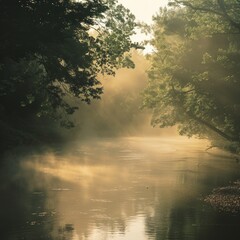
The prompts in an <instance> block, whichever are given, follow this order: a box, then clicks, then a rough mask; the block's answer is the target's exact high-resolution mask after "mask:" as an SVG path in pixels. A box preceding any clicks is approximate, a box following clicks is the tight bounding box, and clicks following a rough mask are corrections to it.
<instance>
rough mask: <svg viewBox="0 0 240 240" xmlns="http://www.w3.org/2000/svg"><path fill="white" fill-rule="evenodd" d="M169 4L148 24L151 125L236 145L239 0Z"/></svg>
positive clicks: (239, 89) (238, 126)
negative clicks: (150, 46) (172, 127)
mask: <svg viewBox="0 0 240 240" xmlns="http://www.w3.org/2000/svg"><path fill="white" fill-rule="evenodd" d="M170 5H171V6H172V8H168V9H162V10H161V11H160V13H159V14H158V15H157V16H156V17H155V18H154V22H155V23H154V25H153V26H152V31H153V35H154V37H153V39H152V41H151V43H152V45H153V46H154V49H155V51H154V53H153V54H151V56H150V59H151V62H152V68H151V70H150V71H149V83H148V87H147V88H146V90H145V99H144V106H145V107H148V108H151V109H153V120H152V124H153V125H158V126H160V127H166V126H173V125H178V127H179V131H180V134H184V135H187V136H193V135H195V136H200V137H205V138H211V139H217V138H218V139H225V141H227V142H235V143H237V144H236V146H239V144H238V143H239V142H240V124H239V123H240V111H239V110H240V95H239V93H240V80H239V75H240V68H239V67H240V65H239V63H240V61H239V60H240V41H239V40H240V28H239V23H240V14H239V9H240V2H239V1H236V0H231V1H222V0H219V1H215V0H212V1H202V0H197V1H191V0H189V1H188V0H186V1H177V0H176V1H174V2H172V3H171V4H170ZM219 137H220V138H219ZM237 148H238V147H237ZM235 150H236V151H239V149H235Z"/></svg>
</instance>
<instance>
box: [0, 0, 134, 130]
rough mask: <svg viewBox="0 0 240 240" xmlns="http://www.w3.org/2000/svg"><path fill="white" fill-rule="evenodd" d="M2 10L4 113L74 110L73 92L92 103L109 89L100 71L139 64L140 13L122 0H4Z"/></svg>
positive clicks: (55, 114)
mask: <svg viewBox="0 0 240 240" xmlns="http://www.w3.org/2000/svg"><path fill="white" fill-rule="evenodd" d="M0 11H1V14H0V28H1V34H0V102H1V104H0V114H1V115H2V116H5V117H6V116H7V117H8V118H9V119H10V118H13V119H14V118H15V116H18V117H23V118H25V117H26V116H31V117H33V118H34V117H44V116H48V117H52V118H61V117H62V115H63V114H62V113H67V114H72V113H73V112H74V111H75V110H76V109H77V107H75V106H70V105H69V103H68V102H67V101H66V97H67V96H74V97H77V98H79V99H81V100H82V101H84V102H87V103H90V101H91V99H97V98H100V94H102V92H103V89H102V86H101V83H100V81H99V80H98V75H99V74H110V75H113V74H114V72H115V70H116V69H118V68H120V67H134V64H133V62H132V61H131V60H130V54H129V53H128V52H129V51H130V49H131V48H132V47H135V48H137V47H138V45H137V44H135V43H132V41H131V40H130V36H131V35H132V34H133V33H134V28H135V27H136V23H135V18H134V16H133V15H132V14H131V13H130V11H129V10H128V9H125V8H124V7H123V6H122V5H119V4H117V1H116V0H87V1H85V0H82V1H73V0H11V1H9V0H0ZM63 123H64V121H63ZM65 123H66V124H69V126H70V125H71V123H69V122H68V123H67V122H65Z"/></svg>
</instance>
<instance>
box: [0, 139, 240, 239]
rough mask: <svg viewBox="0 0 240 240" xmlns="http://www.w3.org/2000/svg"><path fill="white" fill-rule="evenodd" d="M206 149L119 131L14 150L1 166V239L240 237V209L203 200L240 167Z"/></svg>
mask: <svg viewBox="0 0 240 240" xmlns="http://www.w3.org/2000/svg"><path fill="white" fill-rule="evenodd" d="M205 148H206V143H199V142H198V141H194V142H190V141H189V140H185V139H184V138H179V139H171V138H168V139H167V138H121V139H95V140H91V141H90V140H89V141H87V142H84V143H83V142H81V143H80V142H79V143H78V142H73V143H71V144H69V147H68V148H64V147H60V146H58V147H57V146H56V147H55V148H53V149H51V150H49V149H48V150H46V151H45V152H43V153H41V154H40V153H38V154H37V153H31V154H22V153H21V154H20V153H19V152H18V153H12V154H10V155H9V156H8V157H7V159H6V160H5V161H4V162H3V160H2V163H1V170H0V207H1V210H0V220H1V224H0V239H1V240H37V239H39V240H47V239H49V240H85V239H87V240H110V239H112V240H123V239H127V240H150V239H154V240H155V239H157V240H170V239H171V240H174V239H176V240H177V239H179V240H198V239H199V240H210V239H211V240H215V239H216V240H221V239H224V240H232V239H240V216H229V215H226V214H223V213H218V212H216V211H214V210H213V209H212V208H211V207H210V206H208V205H206V204H204V202H203V201H202V199H203V197H204V196H205V195H206V194H208V193H210V192H211V189H212V188H214V187H217V186H219V185H228V184H229V182H231V181H235V180H236V179H238V178H240V171H239V170H240V166H239V164H237V163H236V162H235V161H234V160H233V159H231V158H229V157H227V156H226V155H225V156H224V155H221V154H219V153H217V152H215V153H212V152H206V151H204V150H205Z"/></svg>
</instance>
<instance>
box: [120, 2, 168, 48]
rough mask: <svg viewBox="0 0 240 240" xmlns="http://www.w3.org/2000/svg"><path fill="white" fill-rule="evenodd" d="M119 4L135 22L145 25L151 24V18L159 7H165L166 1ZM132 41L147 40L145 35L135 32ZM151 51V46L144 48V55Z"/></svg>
mask: <svg viewBox="0 0 240 240" xmlns="http://www.w3.org/2000/svg"><path fill="white" fill-rule="evenodd" d="M118 2H119V3H121V4H122V5H124V6H125V7H126V8H128V9H129V10H130V11H131V12H132V13H133V14H134V15H135V17H136V20H137V21H140V22H144V23H147V24H151V23H152V17H153V16H154V15H155V14H156V13H157V12H158V10H159V8H160V7H164V6H167V3H168V0H140V1H138V0H118ZM132 39H133V41H136V42H141V41H144V40H146V39H147V37H146V35H145V34H142V33H141V32H140V31H136V35H135V36H133V37H132ZM151 51H152V47H151V46H146V47H145V50H144V53H149V52H151Z"/></svg>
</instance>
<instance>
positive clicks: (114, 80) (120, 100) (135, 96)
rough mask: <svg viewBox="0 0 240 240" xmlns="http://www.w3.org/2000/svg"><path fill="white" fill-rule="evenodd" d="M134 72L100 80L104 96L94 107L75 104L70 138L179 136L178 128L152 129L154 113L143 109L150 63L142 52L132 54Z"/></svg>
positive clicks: (101, 77) (121, 73) (94, 102)
mask: <svg viewBox="0 0 240 240" xmlns="http://www.w3.org/2000/svg"><path fill="white" fill-rule="evenodd" d="M132 58H133V62H134V63H135V68H134V69H126V68H125V69H120V70H118V71H117V73H116V76H100V79H101V83H102V85H103V88H104V93H103V94H102V96H101V99H100V100H93V102H92V103H91V104H89V105H88V104H85V103H82V102H79V101H75V105H76V104H77V106H78V107H79V110H78V111H76V112H75V113H74V115H73V116H72V118H71V120H72V121H73V122H74V124H75V127H74V128H73V129H70V130H67V132H66V134H67V135H68V134H69V133H70V136H71V137H73V136H74V137H75V138H78V139H85V138H91V137H122V136H166V135H168V136H169V135H170V136H172V135H173V136H177V131H176V128H167V129H160V128H153V127H152V126H151V115H152V113H151V111H150V110H147V109H142V108H141V105H142V92H143V90H144V88H145V87H146V84H147V71H148V69H149V67H150V64H149V62H148V61H147V60H146V58H145V56H144V55H143V54H142V53H141V52H137V51H134V52H133V53H132Z"/></svg>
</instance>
